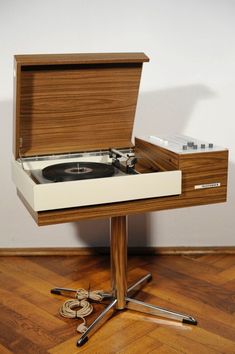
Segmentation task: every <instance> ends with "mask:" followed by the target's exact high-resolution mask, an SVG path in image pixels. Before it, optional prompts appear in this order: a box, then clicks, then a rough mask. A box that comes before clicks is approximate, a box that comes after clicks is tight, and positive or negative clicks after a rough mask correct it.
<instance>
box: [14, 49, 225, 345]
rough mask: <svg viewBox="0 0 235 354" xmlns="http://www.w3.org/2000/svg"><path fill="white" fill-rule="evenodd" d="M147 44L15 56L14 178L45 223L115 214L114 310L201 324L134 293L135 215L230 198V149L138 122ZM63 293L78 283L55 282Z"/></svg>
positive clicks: (57, 291)
mask: <svg viewBox="0 0 235 354" xmlns="http://www.w3.org/2000/svg"><path fill="white" fill-rule="evenodd" d="M147 61H149V59H148V57H147V56H146V55H145V54H143V53H110V54H97V53H96V54H62V55H56V54H51V55H17V56H15V104H14V108H15V112H14V159H13V162H12V175H13V180H14V182H15V184H16V187H17V193H18V195H19V197H20V198H21V200H22V201H23V203H24V204H25V206H26V207H27V209H28V210H29V212H30V213H31V215H32V216H33V218H34V219H35V221H36V222H37V224H38V225H49V224H55V223H63V222H73V221H79V220H82V219H91V218H94V219H95V218H104V217H109V218H111V265H112V270H111V275H112V292H110V293H106V294H105V298H106V299H107V298H108V299H109V300H110V304H109V305H108V306H107V307H106V308H105V310H104V311H103V312H102V313H101V314H100V315H99V316H98V318H97V319H96V320H95V321H94V322H93V323H92V324H91V325H90V326H89V327H88V329H87V331H86V332H85V333H84V334H83V335H82V336H81V338H80V339H79V341H78V345H79V346H80V345H82V344H84V343H85V342H86V341H87V339H88V337H89V336H90V334H91V333H92V332H93V331H94V330H96V329H97V327H98V325H99V324H100V323H101V322H102V321H101V320H103V319H104V318H105V317H106V315H108V314H111V312H112V311H111V310H114V309H119V310H122V309H124V308H129V309H133V310H137V311H142V312H148V313H151V314H154V315H158V316H166V317H168V318H172V319H174V320H180V321H182V322H185V323H190V324H196V320H195V319H193V318H192V317H191V316H188V315H185V314H180V313H176V312H174V311H169V310H166V309H162V308H159V307H157V306H154V305H150V304H146V303H143V302H141V301H138V300H135V299H133V298H132V297H131V295H132V294H133V293H134V292H136V291H137V290H138V289H139V287H141V286H142V285H143V284H144V283H145V282H146V281H148V280H149V279H150V278H151V274H147V275H146V276H145V277H144V278H142V279H141V280H139V281H138V282H137V283H136V284H134V285H132V286H130V287H128V286H127V276H126V264H127V231H126V219H127V215H130V214H137V213H142V212H148V211H156V210H163V209H171V208H179V207H188V206H194V205H203V204H210V203H218V202H224V201H226V191H227V164H228V151H227V150H226V149H223V148H219V147H217V146H214V144H213V143H211V142H210V143H206V142H202V141H198V140H197V139H192V138H188V137H184V136H181V135H174V136H169V137H159V136H158V135H154V134H153V132H151V135H149V136H146V137H138V138H135V144H134V145H133V143H132V129H133V123H134V116H135V110H136V103H137V98H138V91H139V83H140V76H141V71H142V65H143V63H144V62H147ZM52 292H53V293H55V294H61V293H66V294H69V293H73V289H63V288H55V289H53V290H52Z"/></svg>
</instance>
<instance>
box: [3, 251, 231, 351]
mask: <svg viewBox="0 0 235 354" xmlns="http://www.w3.org/2000/svg"><path fill="white" fill-rule="evenodd" d="M147 272H152V274H153V280H152V282H151V283H149V284H148V285H147V286H146V287H145V288H144V290H143V291H141V292H140V293H139V294H138V296H137V297H138V298H139V299H142V300H145V301H147V302H151V303H153V304H156V305H159V306H163V307H167V308H170V309H173V310H178V311H181V312H184V313H188V314H191V315H193V316H194V317H196V318H197V320H198V326H190V325H182V324H181V323H177V322H173V321H170V320H165V319H163V318H162V319H161V318H156V317H155V318H154V317H151V316H147V315H141V314H138V313H136V312H133V311H126V312H125V311H123V312H120V313H118V314H116V315H115V316H114V317H113V318H112V319H111V320H109V321H108V322H107V323H106V324H105V325H104V326H103V327H102V328H101V329H100V330H99V331H98V332H97V333H96V334H94V335H93V336H92V337H91V338H90V339H89V341H88V343H87V344H85V345H84V346H83V347H82V348H77V347H76V341H77V339H78V337H79V334H78V333H77V332H76V327H77V324H78V323H79V320H74V319H64V318H61V317H60V316H59V315H58V310H59V307H60V306H61V304H62V302H63V301H64V300H65V298H63V297H61V296H57V295H51V294H50V289H51V288H52V287H54V286H57V285H58V286H63V287H75V288H77V287H84V288H88V286H89V284H90V285H91V288H92V289H100V288H101V289H102V288H103V289H105V290H107V289H109V281H110V280H109V258H108V257H107V256H79V257H74V256H70V257H59V256H57V257H55V256H54V257H51V256H49V257H36V256H34V257H1V258H0V353H1V354H4V353H22V354H27V353H32V354H38V353H39V354H40V353H51V354H54V353H57V354H60V353H66V354H73V353H92V354H96V353H101V354H106V353H107V354H109V353H125V354H129V353H130V354H131V353H135V354H137V353H141V354H146V353H151V354H153V353H157V354H163V353H165V354H176V353H190V354H191V353H200V354H203V353H205V354H210V353H225V354H229V353H233V354H234V353H235V256H234V255H204V256H131V257H129V278H130V281H131V282H132V281H134V280H135V279H136V278H137V277H138V276H140V275H144V274H145V273H147ZM101 308H103V307H101V305H96V307H95V313H94V314H92V315H91V316H90V317H89V318H88V322H90V321H91V320H92V319H94V317H95V316H97V314H98V312H99V311H100V310H101Z"/></svg>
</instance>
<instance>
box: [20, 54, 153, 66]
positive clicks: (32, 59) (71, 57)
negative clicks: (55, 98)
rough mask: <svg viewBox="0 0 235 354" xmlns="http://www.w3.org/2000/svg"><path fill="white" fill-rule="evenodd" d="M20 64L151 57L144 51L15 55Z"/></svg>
mask: <svg viewBox="0 0 235 354" xmlns="http://www.w3.org/2000/svg"><path fill="white" fill-rule="evenodd" d="M15 59H16V61H17V63H19V65H27V66H28V65H52V64H53V65H54V64H56V65H61V64H65V65H68V64H102V63H103V64H106V63H110V64H112V63H143V62H148V61H149V58H148V57H147V55H145V54H144V53H142V52H136V53H78V54H77V53H71V54H26V55H15Z"/></svg>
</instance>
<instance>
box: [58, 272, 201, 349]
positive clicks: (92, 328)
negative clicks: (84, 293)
mask: <svg viewBox="0 0 235 354" xmlns="http://www.w3.org/2000/svg"><path fill="white" fill-rule="evenodd" d="M151 279H152V275H151V274H150V273H149V274H147V275H146V276H144V277H143V278H141V279H140V280H139V281H137V282H136V283H135V284H133V285H132V286H131V287H129V288H128V289H127V296H126V297H125V302H126V304H125V307H124V309H123V310H125V309H129V310H134V311H138V312H142V313H145V314H150V315H154V316H158V317H165V318H169V319H172V320H176V321H180V322H182V323H187V324H191V325H196V324H197V321H196V320H195V319H194V318H193V317H192V316H189V315H185V314H183V313H179V312H174V311H170V310H167V309H165V308H162V307H158V306H155V305H152V304H148V303H146V302H143V301H139V300H136V299H134V298H132V297H131V296H132V295H133V294H134V293H136V292H138V291H139V290H140V289H141V287H142V286H143V285H144V284H145V283H146V282H148V281H150V280H151ZM76 292H77V290H75V289H68V288H54V289H52V290H51V293H52V294H57V295H69V294H72V293H76ZM102 295H103V299H104V300H105V302H107V300H108V301H109V304H108V306H107V307H106V308H105V309H104V310H103V311H102V312H101V313H100V314H99V316H98V317H97V318H96V319H95V320H94V321H93V322H92V323H91V324H90V325H89V326H88V328H87V330H86V332H84V333H83V334H82V335H81V337H80V338H79V340H78V341H77V346H78V347H81V346H82V345H84V344H85V343H86V342H87V341H88V339H89V337H90V336H91V335H92V334H93V333H94V332H96V331H97V330H98V329H99V328H100V327H101V326H102V325H103V324H104V323H105V322H106V321H107V320H108V319H109V318H110V317H111V316H112V315H113V313H114V311H115V310H116V305H117V298H114V297H112V294H109V293H103V294H102ZM119 311H120V310H119Z"/></svg>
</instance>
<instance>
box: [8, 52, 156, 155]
mask: <svg viewBox="0 0 235 354" xmlns="http://www.w3.org/2000/svg"><path fill="white" fill-rule="evenodd" d="M148 60H149V59H148V57H147V56H146V55H145V54H143V53H114V54H108V53H107V54H103V53H99V54H60V55H57V54H50V55H17V56H15V69H16V74H15V75H16V77H15V137H14V140H15V157H16V158H18V157H19V156H35V155H50V154H58V153H69V152H79V151H96V150H105V149H109V148H110V147H115V148H126V147H130V146H132V144H131V136H132V129H133V123H134V116H135V110H136V102H137V97H138V90H139V82H140V76H141V70H142V63H143V62H145V61H148Z"/></svg>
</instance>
